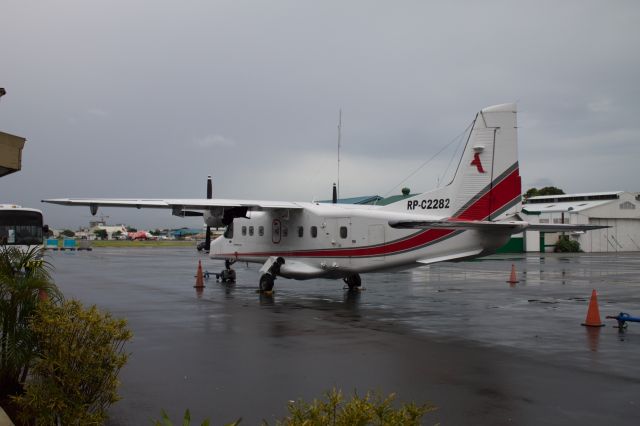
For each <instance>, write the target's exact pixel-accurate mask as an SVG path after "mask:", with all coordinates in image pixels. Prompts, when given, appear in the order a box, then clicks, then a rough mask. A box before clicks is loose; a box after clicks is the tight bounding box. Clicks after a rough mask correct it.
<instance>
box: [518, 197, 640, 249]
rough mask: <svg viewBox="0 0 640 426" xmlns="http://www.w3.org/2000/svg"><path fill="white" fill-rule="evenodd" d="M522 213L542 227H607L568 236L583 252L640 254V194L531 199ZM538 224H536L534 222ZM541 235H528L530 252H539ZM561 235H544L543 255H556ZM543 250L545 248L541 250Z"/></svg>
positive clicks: (526, 233)
mask: <svg viewBox="0 0 640 426" xmlns="http://www.w3.org/2000/svg"><path fill="white" fill-rule="evenodd" d="M523 209H524V211H523V213H526V214H527V215H531V216H537V219H538V220H537V221H538V222H540V223H570V224H589V225H608V226H610V228H604V229H596V230H594V231H589V232H574V233H569V232H567V233H565V234H567V235H569V238H571V239H572V240H576V241H578V242H579V243H580V248H581V249H582V251H584V252H594V253H602V252H619V251H640V194H638V193H632V192H624V191H613V192H594V193H588V194H564V195H546V196H539V197H531V198H529V199H528V200H526V202H525V204H524V206H523ZM534 222H535V221H534ZM539 234H540V233H538V232H530V231H529V232H525V241H526V242H527V243H526V247H527V251H536V250H535V249H534V247H535V244H529V243H528V242H533V241H536V240H539V238H540V237H539ZM561 234H562V233H544V243H542V242H541V244H540V246H541V247H540V251H542V250H544V251H553V245H554V244H555V243H556V241H557V240H558V237H559V235H561ZM542 246H543V247H542Z"/></svg>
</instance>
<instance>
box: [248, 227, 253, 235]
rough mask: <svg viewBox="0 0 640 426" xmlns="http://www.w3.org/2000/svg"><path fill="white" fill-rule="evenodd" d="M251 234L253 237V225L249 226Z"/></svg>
mask: <svg viewBox="0 0 640 426" xmlns="http://www.w3.org/2000/svg"><path fill="white" fill-rule="evenodd" d="M249 236H250V237H253V226H250V227H249Z"/></svg>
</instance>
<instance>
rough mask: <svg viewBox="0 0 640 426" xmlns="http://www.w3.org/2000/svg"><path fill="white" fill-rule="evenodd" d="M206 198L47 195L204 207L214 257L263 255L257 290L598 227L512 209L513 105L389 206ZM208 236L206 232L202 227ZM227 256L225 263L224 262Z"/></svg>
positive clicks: (188, 209) (486, 112)
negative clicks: (417, 188) (447, 173)
mask: <svg viewBox="0 0 640 426" xmlns="http://www.w3.org/2000/svg"><path fill="white" fill-rule="evenodd" d="M210 188H211V187H210V185H209V187H208V194H207V198H206V199H162V200H160V199H137V200H136V199H126V200H125V199H50V200H43V201H44V202H47V203H54V204H62V205H85V206H89V207H90V209H91V213H92V214H95V213H96V212H97V210H98V206H108V207H136V208H165V209H171V210H172V211H173V214H174V215H178V216H193V215H203V216H204V220H205V223H206V224H207V225H208V226H214V227H219V226H226V227H227V228H226V231H225V233H224V235H222V236H220V237H219V238H217V239H216V240H215V241H213V242H212V243H211V247H210V252H209V254H210V257H211V258H213V259H223V260H229V261H231V262H233V261H236V260H239V261H243V262H255V263H260V264H263V267H262V268H261V269H260V289H261V290H264V291H270V290H272V288H273V280H274V279H275V278H276V276H282V277H285V278H294V279H300V280H303V279H309V278H333V279H339V278H342V279H343V280H344V281H345V282H346V283H347V285H348V286H349V288H350V289H355V288H357V287H359V286H360V284H361V279H360V274H361V273H365V272H375V271H382V270H388V269H400V268H410V267H415V266H421V265H425V264H431V263H436V262H443V261H457V260H463V259H470V258H474V257H479V256H486V255H489V254H491V253H494V252H495V251H496V250H497V249H498V248H500V247H501V246H503V245H504V244H505V243H507V241H508V240H509V238H510V236H511V235H512V234H516V233H520V232H522V231H524V230H525V229H533V230H542V231H564V230H567V231H569V230H573V231H575V230H590V229H596V228H598V226H589V225H565V224H532V223H529V222H526V221H523V220H521V219H520V218H519V216H518V213H519V212H520V210H521V206H522V196H521V194H522V190H521V185H520V174H519V170H518V154H517V128H516V105H515V104H503V105H496V106H491V107H488V108H484V109H483V110H481V111H480V112H479V113H477V114H476V117H475V119H474V122H473V126H472V129H471V131H470V133H469V136H468V139H467V143H466V146H465V149H464V152H463V154H462V157H461V159H460V162H459V163H458V167H457V170H456V173H455V176H454V178H453V179H452V181H451V182H450V183H449V184H448V185H446V186H444V187H441V188H437V189H435V190H432V191H429V192H425V193H423V194H420V195H416V196H413V197H410V198H406V199H404V200H402V201H398V202H396V203H393V204H389V205H386V206H375V205H348V204H328V203H317V202H312V203H308V202H288V201H257V200H229V199H215V198H212V197H211V189H210ZM207 235H208V232H207ZM229 263H230V262H227V267H228V265H229Z"/></svg>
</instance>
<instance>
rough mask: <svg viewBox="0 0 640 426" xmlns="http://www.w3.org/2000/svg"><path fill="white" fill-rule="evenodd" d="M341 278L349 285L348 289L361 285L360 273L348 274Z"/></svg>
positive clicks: (354, 288)
mask: <svg viewBox="0 0 640 426" xmlns="http://www.w3.org/2000/svg"><path fill="white" fill-rule="evenodd" d="M343 280H344V282H345V283H347V285H348V286H349V290H356V289H358V288H359V287H360V286H361V285H362V280H361V279H360V275H358V274H352V275H349V276H348V277H346V278H344V279H343Z"/></svg>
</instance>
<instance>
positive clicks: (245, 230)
mask: <svg viewBox="0 0 640 426" xmlns="http://www.w3.org/2000/svg"><path fill="white" fill-rule="evenodd" d="M246 235H247V227H246V226H243V227H242V236H243V237H244V236H246Z"/></svg>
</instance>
